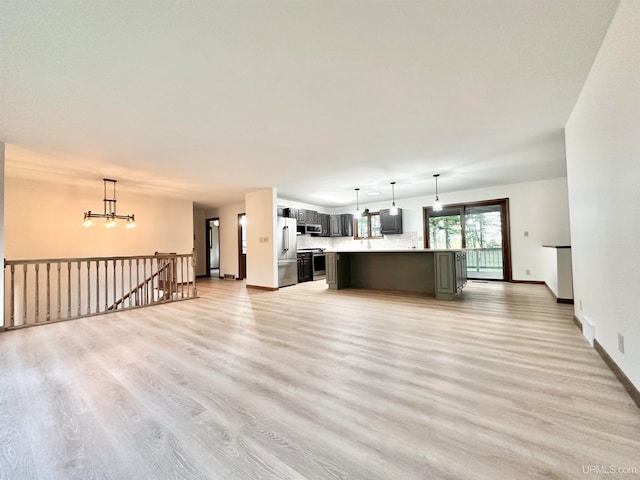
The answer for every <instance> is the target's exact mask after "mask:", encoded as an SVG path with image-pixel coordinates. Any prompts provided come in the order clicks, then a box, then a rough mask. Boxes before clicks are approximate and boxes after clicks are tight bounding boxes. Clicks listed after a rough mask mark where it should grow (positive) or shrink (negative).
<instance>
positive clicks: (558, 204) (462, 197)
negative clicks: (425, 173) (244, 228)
mask: <svg viewBox="0 0 640 480" xmlns="http://www.w3.org/2000/svg"><path fill="white" fill-rule="evenodd" d="M442 180H443V182H444V181H446V179H442ZM497 198H509V207H510V219H511V255H512V266H513V279H514V280H534V281H544V280H545V278H546V267H545V260H544V251H543V247H542V245H543V244H557V245H565V244H566V245H568V244H570V243H571V242H570V237H571V235H570V232H569V230H570V229H569V202H568V197H567V179H566V178H564V177H563V178H554V179H551V180H541V181H536V182H526V183H517V184H511V185H497V186H494V187H487V188H481V189H476V190H466V191H461V192H445V193H441V195H440V200H441V201H442V202H443V203H444V204H445V205H446V204H451V203H464V202H476V201H480V200H492V199H497ZM433 200H434V199H433V197H432V196H424V197H413V198H400V199H397V200H396V205H397V206H398V207H400V208H402V224H403V232H404V233H403V234H402V235H386V236H385V238H384V239H382V240H370V242H371V246H372V248H411V247H414V246H415V247H417V248H422V247H423V246H424V234H423V218H422V208H423V207H427V206H430V205H432V203H433ZM279 204H281V205H287V206H288V205H289V204H291V205H292V206H295V205H294V202H289V201H287V200H286V199H279ZM389 206H390V202H369V201H367V200H366V199H365V200H364V201H363V202H361V203H360V208H365V207H366V208H369V209H370V210H372V211H375V210H379V209H381V208H389ZM310 207H311V206H310ZM308 208H309V207H308ZM354 210H355V205H349V206H345V207H338V208H333V209H331V213H352V212H353V211H354ZM319 211H323V210H322V209H320V210H319ZM325 211H326V209H325ZM525 231H526V232H528V234H529V236H528V237H525V236H524V232H525ZM301 245H303V246H305V247H307V246H309V247H314V246H320V247H324V248H336V249H340V248H366V246H367V245H366V242H362V241H360V240H353V238H350V237H339V238H334V239H322V238H314V237H309V236H308V235H304V236H302V237H298V247H300V246H301ZM527 270H529V271H530V274H529V275H527V274H526V271H527Z"/></svg>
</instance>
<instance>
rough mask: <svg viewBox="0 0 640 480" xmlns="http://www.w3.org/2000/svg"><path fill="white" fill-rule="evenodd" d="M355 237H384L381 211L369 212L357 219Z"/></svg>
mask: <svg viewBox="0 0 640 480" xmlns="http://www.w3.org/2000/svg"><path fill="white" fill-rule="evenodd" d="M353 233H354V235H353V238H354V239H363V238H382V224H381V222H380V212H368V213H366V214H364V215H361V216H360V217H359V218H356V219H355V228H354V232H353Z"/></svg>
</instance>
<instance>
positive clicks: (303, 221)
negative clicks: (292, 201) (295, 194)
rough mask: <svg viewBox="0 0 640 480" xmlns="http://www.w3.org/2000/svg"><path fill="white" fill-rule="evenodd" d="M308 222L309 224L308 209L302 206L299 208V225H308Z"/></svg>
mask: <svg viewBox="0 0 640 480" xmlns="http://www.w3.org/2000/svg"><path fill="white" fill-rule="evenodd" d="M306 224H307V215H306V210H304V209H302V208H300V209H298V225H306Z"/></svg>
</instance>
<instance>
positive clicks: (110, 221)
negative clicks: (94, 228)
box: [104, 218, 118, 228]
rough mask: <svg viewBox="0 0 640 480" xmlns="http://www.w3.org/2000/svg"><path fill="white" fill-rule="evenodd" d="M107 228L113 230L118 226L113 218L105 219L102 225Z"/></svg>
mask: <svg viewBox="0 0 640 480" xmlns="http://www.w3.org/2000/svg"><path fill="white" fill-rule="evenodd" d="M104 226H105V227H107V228H115V227H117V226H118V224H117V223H116V219H115V218H107V222H106V223H105V224H104Z"/></svg>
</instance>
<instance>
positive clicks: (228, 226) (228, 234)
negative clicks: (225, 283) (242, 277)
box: [213, 202, 246, 276]
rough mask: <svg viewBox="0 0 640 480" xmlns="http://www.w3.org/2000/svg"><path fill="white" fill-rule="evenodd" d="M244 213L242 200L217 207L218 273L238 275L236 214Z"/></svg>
mask: <svg viewBox="0 0 640 480" xmlns="http://www.w3.org/2000/svg"><path fill="white" fill-rule="evenodd" d="M239 213H246V212H245V207H244V202H242V203H235V204H233V205H225V206H224V207H220V208H218V209H217V215H213V216H217V217H220V275H221V276H222V275H225V274H230V275H235V276H238V273H239V271H238V214H239Z"/></svg>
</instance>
